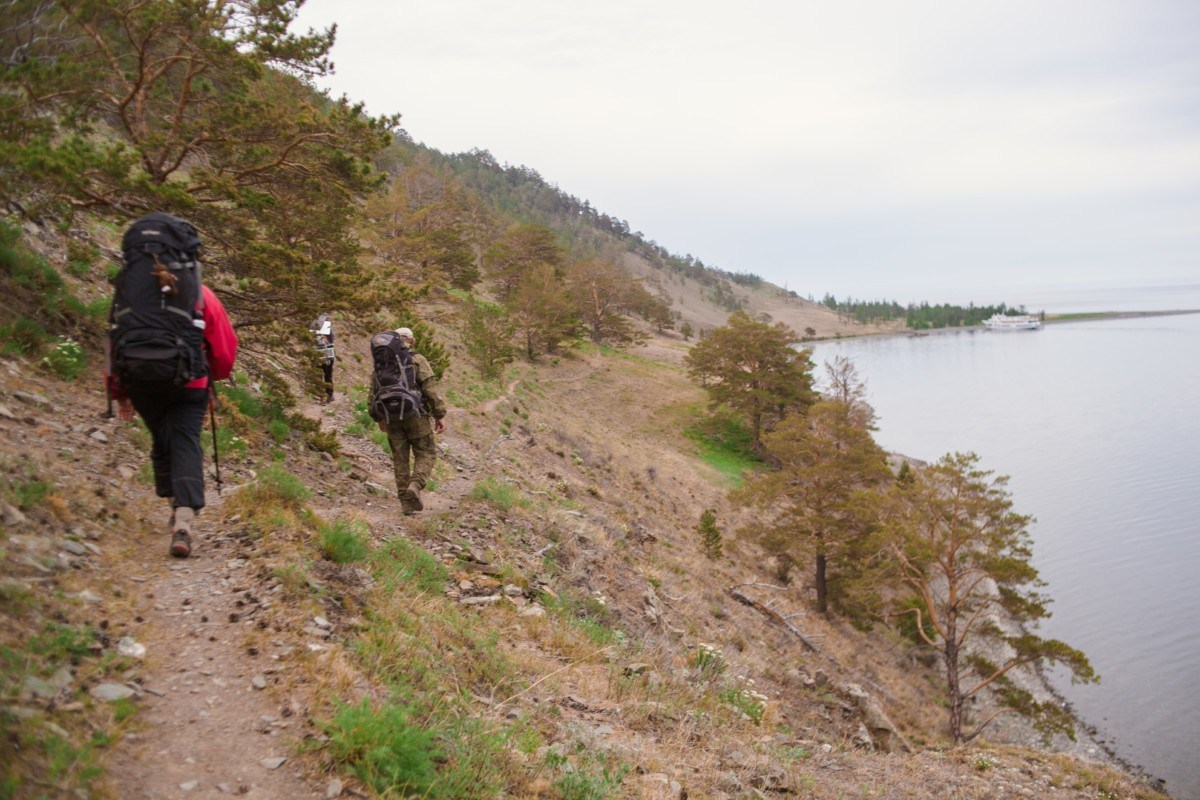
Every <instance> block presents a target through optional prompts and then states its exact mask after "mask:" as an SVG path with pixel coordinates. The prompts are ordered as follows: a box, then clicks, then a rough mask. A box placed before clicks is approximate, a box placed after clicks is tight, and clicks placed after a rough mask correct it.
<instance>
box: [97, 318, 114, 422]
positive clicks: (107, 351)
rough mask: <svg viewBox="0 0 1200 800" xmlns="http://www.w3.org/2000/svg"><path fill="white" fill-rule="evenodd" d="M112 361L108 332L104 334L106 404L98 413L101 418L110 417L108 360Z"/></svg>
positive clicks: (111, 404)
mask: <svg viewBox="0 0 1200 800" xmlns="http://www.w3.org/2000/svg"><path fill="white" fill-rule="evenodd" d="M111 361H112V342H111V341H110V340H109V337H108V334H105V335H104V399H105V400H106V401H107V403H108V406H107V407H106V408H105V409H104V413H103V414H101V415H100V417H101V419H112V418H113V410H112V406H113V403H112V400H113V398H112V387H111V386H109V380H108V373H109V366H110V362H111Z"/></svg>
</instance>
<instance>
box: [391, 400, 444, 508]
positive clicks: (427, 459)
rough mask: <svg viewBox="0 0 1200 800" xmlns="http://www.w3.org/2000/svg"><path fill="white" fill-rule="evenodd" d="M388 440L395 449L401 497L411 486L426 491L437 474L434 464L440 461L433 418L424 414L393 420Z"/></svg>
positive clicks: (394, 465)
mask: <svg viewBox="0 0 1200 800" xmlns="http://www.w3.org/2000/svg"><path fill="white" fill-rule="evenodd" d="M387 437H388V444H390V445H391V446H392V469H393V471H394V472H395V473H396V494H397V496H402V495H403V494H404V492H405V490H406V489H408V484H410V483H415V484H417V486H418V487H420V488H421V489H424V488H425V484H426V483H428V482H429V476H430V474H431V473H432V472H433V464H434V462H435V461H437V440H436V439H435V438H434V435H433V417H428V416H425V415H421V416H419V417H405V418H404V419H392V420H389V421H388V422H387ZM410 461H411V466H410Z"/></svg>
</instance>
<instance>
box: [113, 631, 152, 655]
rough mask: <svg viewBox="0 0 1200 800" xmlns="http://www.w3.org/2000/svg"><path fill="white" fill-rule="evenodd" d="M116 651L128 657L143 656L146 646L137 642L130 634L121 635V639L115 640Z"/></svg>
mask: <svg viewBox="0 0 1200 800" xmlns="http://www.w3.org/2000/svg"><path fill="white" fill-rule="evenodd" d="M117 652H118V653H120V654H121V655H123V656H129V657H130V658H145V657H146V646H145V645H144V644H139V643H138V642H137V640H136V639H134V638H133V637H132V636H123V637H121V641H119V642H117Z"/></svg>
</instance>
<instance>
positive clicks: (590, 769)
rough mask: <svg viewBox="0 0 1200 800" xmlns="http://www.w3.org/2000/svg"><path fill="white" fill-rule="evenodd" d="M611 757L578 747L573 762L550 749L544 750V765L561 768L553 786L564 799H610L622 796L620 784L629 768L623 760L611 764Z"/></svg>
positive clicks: (556, 768) (558, 769)
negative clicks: (545, 751) (620, 762)
mask: <svg viewBox="0 0 1200 800" xmlns="http://www.w3.org/2000/svg"><path fill="white" fill-rule="evenodd" d="M610 757H611V756H606V755H605V754H604V753H588V752H584V751H583V750H582V749H581V750H580V752H579V753H578V755H577V756H576V760H575V763H573V764H572V763H571V760H570V759H569V758H568V757H567V756H566V755H563V754H562V753H559V752H557V751H555V750H550V751H548V752H547V753H546V766H547V767H549V768H550V769H552V770H555V771H561V773H562V774H561V775H560V776H559V778H558V779H557V780H555V781H554V788H555V789H557V790H558V791H559V793H560V794H561V795H562V797H563V800H609V799H610V798H616V797H620V796H621V795H620V789H621V784H622V783H624V782H625V775H626V774H627V773H628V772H629V766H628V765H626V764H610V763H609V759H610Z"/></svg>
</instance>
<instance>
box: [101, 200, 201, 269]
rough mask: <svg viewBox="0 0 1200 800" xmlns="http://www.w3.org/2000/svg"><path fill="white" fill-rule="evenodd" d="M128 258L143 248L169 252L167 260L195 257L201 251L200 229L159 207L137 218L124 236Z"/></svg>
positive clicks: (123, 243) (122, 242) (124, 245)
mask: <svg viewBox="0 0 1200 800" xmlns="http://www.w3.org/2000/svg"><path fill="white" fill-rule="evenodd" d="M121 249H122V250H123V251H124V252H125V260H126V261H127V262H128V261H130V260H131V259H130V257H129V255H130V253H133V252H136V251H139V250H144V251H148V252H153V253H163V254H167V256H168V257H167V258H166V259H164V260H167V261H180V260H186V261H195V260H196V259H197V258H199V255H200V232H199V231H197V230H196V226H195V225H193V224H192V223H190V222H188V221H187V220H183V219H180V218H179V217H173V216H171V215H170V214H164V213H162V212H161V211H156V212H155V213H153V214H147V215H146V216H144V217H142V218H141V219H138V220H135V221H134V223H133V224H132V225H130V226H129V228H128V229H127V230H126V231H125V235H124V237H122V239H121Z"/></svg>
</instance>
